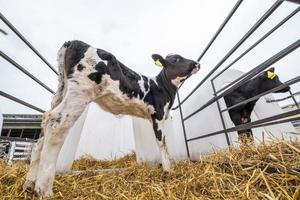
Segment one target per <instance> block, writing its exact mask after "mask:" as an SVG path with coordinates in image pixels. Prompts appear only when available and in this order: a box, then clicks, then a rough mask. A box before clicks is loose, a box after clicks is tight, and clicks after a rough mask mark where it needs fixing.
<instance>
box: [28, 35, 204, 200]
mask: <svg viewBox="0 0 300 200" xmlns="http://www.w3.org/2000/svg"><path fill="white" fill-rule="evenodd" d="M152 58H153V60H154V61H155V63H156V64H157V65H160V66H162V67H163V69H162V70H161V72H160V73H159V74H158V75H157V76H156V77H152V78H150V77H147V76H144V75H141V74H138V73H136V72H134V71H132V70H131V69H129V68H127V67H126V66H125V65H124V64H122V63H121V62H120V61H118V60H117V59H116V57H115V56H114V55H112V54H111V53H109V52H106V51H104V50H101V49H97V48H94V47H92V46H90V45H88V44H86V43H84V42H81V41H71V42H66V43H65V44H64V45H63V46H62V48H61V49H60V50H59V52H58V64H59V85H58V90H57V92H56V94H55V96H54V97H53V100H52V108H51V110H50V111H48V112H46V113H45V114H44V117H43V122H42V127H43V130H44V136H43V137H42V138H41V139H40V140H39V141H38V145H37V148H36V150H35V151H34V152H33V155H32V161H31V165H30V170H29V172H28V174H27V177H26V182H25V183H24V188H25V189H29V190H33V189H34V191H35V192H36V193H37V194H38V195H40V196H51V195H52V186H53V181H54V176H55V165H56V161H57V157H58V154H59V152H60V149H61V147H62V145H63V143H64V140H65V137H66V135H67V132H68V130H69V129H70V128H71V127H72V125H73V124H74V122H75V121H76V120H77V118H78V117H79V116H80V115H81V113H82V112H83V111H84V109H85V108H86V106H87V105H88V104H89V103H90V102H95V103H97V104H98V105H99V106H101V108H103V109H104V110H106V111H108V112H111V113H113V114H117V115H118V114H124V115H131V116H136V117H140V118H144V119H147V120H149V121H150V122H151V123H152V125H153V130H154V133H155V137H156V140H157V144H158V147H159V149H160V153H161V161H162V167H163V170H164V171H169V170H170V160H169V154H168V150H167V147H166V141H165V133H164V132H163V124H164V120H165V119H166V118H167V117H168V113H169V111H170V108H171V107H172V104H173V101H174V98H175V93H176V90H177V88H178V87H179V86H180V84H181V83H182V81H184V80H185V79H187V78H188V77H189V76H190V75H191V74H193V73H196V72H197V71H198V70H199V69H200V64H199V63H197V62H195V61H193V60H189V59H186V58H183V57H182V56H180V55H176V54H172V55H168V56H167V57H166V58H165V59H164V58H163V57H162V56H160V55H157V54H154V55H152ZM99 121H100V122H101V119H99ZM99 148H101V147H99Z"/></svg>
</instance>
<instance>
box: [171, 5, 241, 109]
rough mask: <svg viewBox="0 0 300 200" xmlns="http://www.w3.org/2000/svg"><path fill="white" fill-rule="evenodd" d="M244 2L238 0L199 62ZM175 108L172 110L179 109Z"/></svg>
mask: <svg viewBox="0 0 300 200" xmlns="http://www.w3.org/2000/svg"><path fill="white" fill-rule="evenodd" d="M242 2H243V0H239V1H237V3H236V4H235V5H234V7H233V8H232V9H231V11H230V13H229V14H228V16H227V17H226V18H225V20H224V21H223V23H222V24H221V26H220V27H219V29H218V30H217V32H216V33H215V35H214V36H213V37H212V39H211V40H210V41H209V43H208V44H207V46H206V47H205V49H204V50H203V52H202V53H201V55H200V56H199V57H198V59H197V61H198V62H199V61H200V60H201V59H202V57H203V56H204V54H205V53H206V52H207V50H208V49H209V48H210V46H211V45H212V43H213V42H214V41H215V39H216V38H217V37H218V36H219V34H220V33H221V31H222V30H223V28H224V27H225V25H226V24H227V22H228V21H229V20H230V18H231V17H232V16H233V14H234V13H235V11H236V10H237V9H238V7H239V6H240V5H241V3H242ZM185 81H186V80H184V81H183V82H182V84H181V85H180V86H179V88H178V89H177V91H178V90H179V89H180V88H181V86H182V85H183V84H184V82H185ZM177 108H178V107H176V108H173V109H172V110H175V109H177Z"/></svg>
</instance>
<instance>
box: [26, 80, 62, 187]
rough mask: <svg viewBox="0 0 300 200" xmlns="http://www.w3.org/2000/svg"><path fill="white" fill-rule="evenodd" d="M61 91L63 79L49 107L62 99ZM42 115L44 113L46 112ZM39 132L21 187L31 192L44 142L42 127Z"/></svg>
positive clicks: (53, 106) (52, 107) (52, 106)
mask: <svg viewBox="0 0 300 200" xmlns="http://www.w3.org/2000/svg"><path fill="white" fill-rule="evenodd" d="M60 79H61V77H60ZM63 92H64V82H63V80H61V81H60V82H59V85H58V89H57V92H56V93H55V95H54V96H53V98H52V102H51V109H54V108H55V107H56V106H57V105H58V104H59V103H60V102H61V101H62V98H63ZM44 115H46V113H45V114H44ZM40 134H41V135H40V138H39V139H38V142H37V145H36V147H35V148H34V150H33V152H32V155H31V162H30V166H29V171H28V173H27V175H26V180H25V183H24V184H23V189H24V190H27V191H28V192H31V191H33V189H34V184H35V180H36V176H37V173H38V167H39V162H40V155H41V151H42V148H43V144H44V136H43V134H44V131H43V129H42V131H41V133H40Z"/></svg>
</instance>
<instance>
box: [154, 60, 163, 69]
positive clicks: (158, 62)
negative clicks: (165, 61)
mask: <svg viewBox="0 0 300 200" xmlns="http://www.w3.org/2000/svg"><path fill="white" fill-rule="evenodd" d="M155 65H156V66H158V67H162V66H163V65H162V64H161V62H160V61H159V59H157V60H156V61H155Z"/></svg>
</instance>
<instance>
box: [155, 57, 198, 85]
mask: <svg viewBox="0 0 300 200" xmlns="http://www.w3.org/2000/svg"><path fill="white" fill-rule="evenodd" d="M152 59H153V60H154V61H155V64H156V65H158V66H161V67H163V68H164V70H165V72H166V76H167V78H168V79H170V80H171V82H172V84H174V85H175V86H177V87H178V86H179V85H180V84H181V83H182V82H183V81H184V80H185V79H187V78H188V77H189V76H191V75H192V74H195V73H196V72H197V71H199V69H200V64H199V63H198V62H195V61H193V60H189V59H186V58H184V57H182V56H180V55H177V54H169V55H168V56H167V57H166V58H165V59H164V58H163V57H162V56H161V55H158V54H153V55H152Z"/></svg>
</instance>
